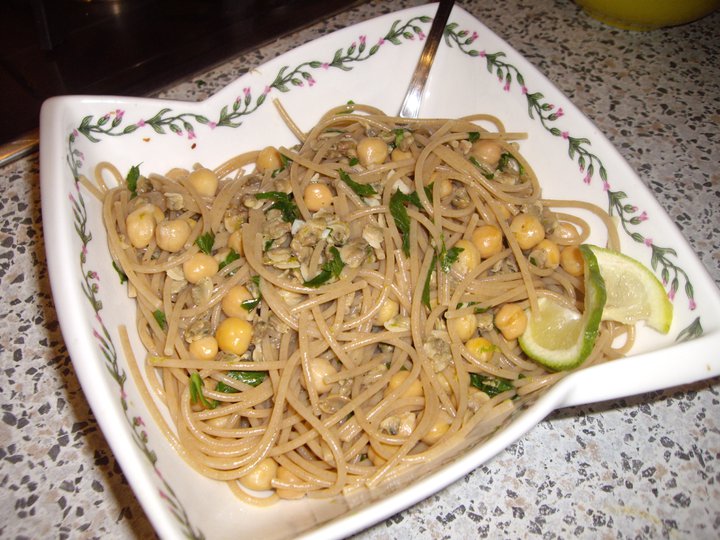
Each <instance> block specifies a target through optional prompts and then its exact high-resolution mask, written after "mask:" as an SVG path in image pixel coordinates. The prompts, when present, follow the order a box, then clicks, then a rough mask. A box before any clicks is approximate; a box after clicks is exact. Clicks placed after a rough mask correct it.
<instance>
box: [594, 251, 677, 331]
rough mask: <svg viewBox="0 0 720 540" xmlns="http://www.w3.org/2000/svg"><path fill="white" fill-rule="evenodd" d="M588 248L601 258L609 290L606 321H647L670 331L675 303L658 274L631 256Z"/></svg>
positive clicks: (601, 268) (599, 262) (606, 303)
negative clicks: (656, 275) (672, 301)
mask: <svg viewBox="0 0 720 540" xmlns="http://www.w3.org/2000/svg"><path fill="white" fill-rule="evenodd" d="M588 247H589V248H590V249H591V250H592V252H593V254H594V255H595V257H596V258H597V262H598V266H599V267H600V274H601V275H602V278H603V280H604V281H605V288H606V289H607V301H606V302H605V308H604V309H603V316H602V318H603V320H604V321H617V322H621V323H625V324H635V323H637V322H638V321H645V322H646V324H647V325H648V326H649V327H651V328H654V329H655V330H657V331H659V332H662V333H663V334H667V333H668V331H669V330H670V324H671V323H672V317H673V306H672V303H671V302H670V299H669V298H668V295H667V293H666V292H665V288H664V287H663V286H662V284H661V283H660V281H658V279H657V277H655V274H653V273H652V272H651V271H650V270H649V269H648V268H647V267H645V266H644V265H643V264H641V263H640V262H638V261H636V260H635V259H633V258H631V257H628V256H627V255H623V254H622V253H618V252H616V251H611V250H609V249H603V248H600V247H597V246H591V245H589V246H588Z"/></svg>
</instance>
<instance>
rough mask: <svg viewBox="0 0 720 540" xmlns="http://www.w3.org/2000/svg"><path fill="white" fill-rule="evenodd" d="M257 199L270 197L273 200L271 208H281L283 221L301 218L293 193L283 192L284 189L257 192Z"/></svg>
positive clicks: (289, 221)
mask: <svg viewBox="0 0 720 540" xmlns="http://www.w3.org/2000/svg"><path fill="white" fill-rule="evenodd" d="M255 198H256V199H268V200H271V201H273V204H272V206H270V210H275V209H277V210H280V212H282V216H283V221H287V222H288V223H292V222H293V221H295V220H296V219H299V218H300V210H298V207H297V205H296V204H295V201H294V200H293V198H292V195H288V194H287V193H283V192H282V191H266V192H264V193H256V194H255Z"/></svg>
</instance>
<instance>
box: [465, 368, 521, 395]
mask: <svg viewBox="0 0 720 540" xmlns="http://www.w3.org/2000/svg"><path fill="white" fill-rule="evenodd" d="M470 385H471V386H474V387H475V388H477V389H478V390H480V391H481V392H485V393H486V394H487V395H488V396H490V397H495V396H497V395H498V394H502V393H503V392H507V391H508V390H513V389H514V388H515V386H513V383H512V381H510V380H508V379H502V378H500V377H488V376H486V375H480V374H479V373H471V374H470Z"/></svg>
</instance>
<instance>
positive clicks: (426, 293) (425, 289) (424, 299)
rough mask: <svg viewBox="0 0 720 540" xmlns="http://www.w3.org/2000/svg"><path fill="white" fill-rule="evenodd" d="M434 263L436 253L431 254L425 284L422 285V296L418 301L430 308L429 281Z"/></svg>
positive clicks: (433, 269)
mask: <svg viewBox="0 0 720 540" xmlns="http://www.w3.org/2000/svg"><path fill="white" fill-rule="evenodd" d="M435 263H437V255H433V258H432V261H431V262H430V268H428V273H427V276H425V285H423V291H422V296H421V297H420V301H421V302H422V304H423V305H424V306H425V307H426V308H428V309H432V307H431V306H430V281H431V280H432V274H433V272H434V271H435Z"/></svg>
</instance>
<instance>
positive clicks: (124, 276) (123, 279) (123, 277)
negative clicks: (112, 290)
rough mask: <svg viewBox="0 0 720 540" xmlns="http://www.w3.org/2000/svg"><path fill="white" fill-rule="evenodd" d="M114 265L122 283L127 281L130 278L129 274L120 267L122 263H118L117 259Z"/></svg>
mask: <svg viewBox="0 0 720 540" xmlns="http://www.w3.org/2000/svg"><path fill="white" fill-rule="evenodd" d="M112 266H113V268H114V269H115V271H116V272H117V273H118V276H119V277H120V285H122V284H123V283H125V282H126V281H127V280H128V277H127V274H126V273H125V272H123V269H122V268H120V265H119V264H118V263H116V262H115V261H113V262H112Z"/></svg>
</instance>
